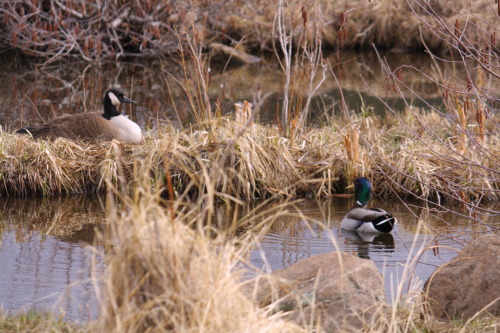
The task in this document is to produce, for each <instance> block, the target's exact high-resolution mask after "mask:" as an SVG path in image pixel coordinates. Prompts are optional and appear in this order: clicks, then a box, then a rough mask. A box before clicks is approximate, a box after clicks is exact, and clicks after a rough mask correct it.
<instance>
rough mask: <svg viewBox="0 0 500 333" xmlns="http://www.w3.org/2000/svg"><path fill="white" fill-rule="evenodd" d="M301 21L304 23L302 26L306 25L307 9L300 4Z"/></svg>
mask: <svg viewBox="0 0 500 333" xmlns="http://www.w3.org/2000/svg"><path fill="white" fill-rule="evenodd" d="M301 11H302V23H303V24H304V28H305V27H306V26H307V10H306V9H305V8H304V6H302V8H301Z"/></svg>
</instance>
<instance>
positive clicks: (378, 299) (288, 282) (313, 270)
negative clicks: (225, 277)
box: [252, 252, 386, 332]
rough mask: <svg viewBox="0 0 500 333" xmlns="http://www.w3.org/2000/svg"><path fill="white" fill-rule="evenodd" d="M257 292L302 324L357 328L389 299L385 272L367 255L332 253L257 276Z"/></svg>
mask: <svg viewBox="0 0 500 333" xmlns="http://www.w3.org/2000/svg"><path fill="white" fill-rule="evenodd" d="M254 287H256V288H253V289H252V290H253V291H254V293H253V294H252V297H253V298H254V299H255V300H256V301H258V302H259V303H260V305H261V306H267V305H269V304H273V303H274V305H275V310H276V311H285V312H286V318H287V319H289V320H292V321H294V322H296V323H297V324H299V325H301V326H303V327H308V328H315V327H317V325H319V327H321V328H322V329H323V330H324V331H328V332H337V331H341V332H353V331H357V330H359V328H361V327H362V326H363V324H364V323H366V322H367V321H369V320H370V318H371V317H372V315H373V314H374V313H375V312H376V311H377V309H380V306H381V305H386V303H385V290H384V283H383V279H382V276H381V274H380V273H379V271H378V270H377V268H376V266H375V264H374V263H373V262H372V261H370V260H366V259H361V258H359V257H356V256H353V255H350V254H347V253H343V252H331V253H325V254H321V255H316V256H313V257H310V258H308V259H304V260H302V261H299V262H297V263H295V264H294V265H291V266H289V267H287V268H285V269H281V270H277V271H274V272H273V273H272V274H271V275H270V276H267V277H262V278H260V279H259V280H257V281H256V283H255V285H254Z"/></svg>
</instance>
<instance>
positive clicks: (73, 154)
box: [0, 111, 500, 203]
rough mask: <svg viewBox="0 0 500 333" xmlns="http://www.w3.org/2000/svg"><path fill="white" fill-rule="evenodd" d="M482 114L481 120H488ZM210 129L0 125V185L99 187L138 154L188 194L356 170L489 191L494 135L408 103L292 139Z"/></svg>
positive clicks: (386, 191)
mask: <svg viewBox="0 0 500 333" xmlns="http://www.w3.org/2000/svg"><path fill="white" fill-rule="evenodd" d="M490 116H491V117H492V118H491V119H490V120H489V121H488V122H487V123H485V125H487V124H489V122H492V123H493V122H495V121H496V122H497V121H498V119H497V118H496V116H495V115H490ZM400 121H402V122H403V123H404V124H407V125H406V127H402V126H400V123H399V122H400ZM210 128H212V130H211V131H210V132H209V131H206V130H203V129H202V130H185V131H181V132H178V130H176V129H175V128H168V127H165V128H164V129H163V130H162V131H160V132H159V133H158V134H156V135H152V136H150V137H148V138H146V140H145V142H144V143H142V144H139V145H128V144H122V143H118V142H113V143H112V144H111V145H109V144H108V143H103V142H101V143H99V142H96V143H83V142H73V141H69V140H64V139H58V140H56V141H55V142H50V141H42V140H36V141H35V140H32V139H31V138H29V137H25V136H19V135H14V134H10V133H5V132H4V133H2V136H1V138H0V142H1V145H2V152H1V153H2V156H3V159H2V170H3V172H2V177H1V180H0V191H1V193H2V194H3V195H11V196H27V195H56V194H62V193H91V192H97V191H103V190H104V189H105V183H104V182H103V179H106V178H108V177H109V178H110V179H112V180H113V182H114V183H115V184H118V183H120V182H124V183H128V182H131V181H134V179H135V178H136V173H137V172H141V166H142V165H143V164H145V163H146V162H147V165H148V166H149V165H152V168H151V186H153V187H162V186H165V176H166V170H168V172H169V173H170V174H171V179H172V182H173V188H174V189H175V190H176V192H177V193H189V194H190V195H191V196H193V197H196V196H197V195H200V194H203V193H207V192H211V191H215V192H214V193H217V195H216V197H218V198H224V197H226V196H227V197H231V198H234V199H235V200H249V199H256V198H268V197H270V196H278V197H294V196H311V195H312V196H314V197H325V196H329V195H331V194H333V193H338V192H339V191H340V192H342V191H343V190H344V186H345V185H346V184H347V183H349V179H351V177H352V176H353V174H354V173H357V174H364V175H366V176H369V177H371V178H372V179H373V182H374V183H375V184H379V185H378V186H377V189H376V191H377V194H378V195H382V196H385V197H393V196H395V195H399V196H402V197H411V196H416V197H418V198H420V199H429V200H437V201H442V200H448V199H455V198H461V199H462V200H467V201H468V202H474V203H479V202H482V201H489V200H497V199H498V191H499V189H500V183H499V181H498V179H499V177H498V170H499V168H498V159H497V158H495V157H494V154H493V152H494V151H498V149H499V148H498V147H499V144H500V142H499V139H498V135H494V132H490V131H489V130H488V128H489V127H488V126H485V131H486V132H485V135H484V140H483V142H482V143H481V145H480V146H478V143H477V142H474V143H467V144H466V146H465V147H466V148H465V149H462V148H461V147H462V145H463V143H462V142H461V140H460V135H459V134H457V133H456V129H455V128H454V127H450V125H449V123H448V121H447V120H446V119H445V118H442V117H441V116H440V115H438V114H436V113H434V112H427V113H422V112H418V111H408V112H407V113H406V114H405V115H404V116H403V119H401V118H396V117H395V116H394V117H389V118H387V119H383V118H380V117H376V116H353V117H352V118H351V119H350V120H349V121H348V122H344V123H342V122H341V121H339V120H337V121H336V122H335V123H334V124H333V125H331V126H327V127H324V128H317V129H314V128H311V129H309V130H305V131H304V132H303V134H302V141H301V144H300V145H297V144H290V140H289V139H287V138H285V137H283V136H281V135H280V134H279V131H277V130H276V129H273V128H272V127H267V126H261V125H252V127H251V128H249V129H248V130H247V131H246V132H244V133H243V134H241V136H239V137H238V136H236V135H237V134H238V133H236V131H235V128H237V127H236V126H235V125H234V123H233V122H232V121H230V120H226V119H223V118H220V119H217V120H215V121H214V124H213V125H212V126H210ZM349 128H356V130H357V131H359V135H357V134H356V136H353V135H354V134H353V132H352V130H349ZM424 129H425V130H424ZM356 133H357V132H356ZM443 142H444V143H446V144H443ZM353 149H354V151H353ZM492 154H493V155H492ZM209 179H211V180H212V182H208V180H209Z"/></svg>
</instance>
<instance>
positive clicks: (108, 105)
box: [17, 89, 142, 143]
mask: <svg viewBox="0 0 500 333" xmlns="http://www.w3.org/2000/svg"><path fill="white" fill-rule="evenodd" d="M121 103H135V102H134V101H132V100H130V99H128V98H127V97H125V96H124V95H123V93H121V92H120V91H118V90H115V89H110V90H108V91H107V92H106V93H105V95H104V99H103V104H104V113H103V112H85V113H78V114H74V115H64V116H61V117H59V118H56V119H54V120H53V121H52V122H50V123H46V124H43V125H40V126H33V127H25V128H21V129H20V130H18V131H17V133H19V134H31V135H32V136H33V138H35V139H38V138H42V139H56V138H59V137H61V138H67V139H73V140H75V139H97V140H104V141H111V140H113V139H115V140H119V141H125V142H131V143H139V142H141V140H142V130H141V128H140V127H139V125H137V124H136V123H135V122H133V121H131V120H130V119H128V118H127V117H126V116H124V115H122V114H121V113H120V112H119V107H120V105H121Z"/></svg>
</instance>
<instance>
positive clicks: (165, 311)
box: [98, 186, 302, 332]
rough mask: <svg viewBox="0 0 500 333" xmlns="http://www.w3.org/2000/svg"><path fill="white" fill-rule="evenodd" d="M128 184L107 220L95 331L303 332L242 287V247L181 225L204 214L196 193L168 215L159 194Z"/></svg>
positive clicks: (186, 224) (198, 229)
mask: <svg viewBox="0 0 500 333" xmlns="http://www.w3.org/2000/svg"><path fill="white" fill-rule="evenodd" d="M134 191H135V196H134V197H133V198H125V199H124V208H125V209H124V210H123V212H122V213H121V214H119V217H118V218H116V219H114V221H113V222H112V224H111V239H112V245H111V246H110V247H109V248H108V251H106V256H107V257H108V258H109V260H108V265H107V269H106V274H105V278H104V283H103V284H102V289H103V296H104V297H102V300H103V304H102V312H101V316H100V319H99V322H98V326H99V329H100V330H101V331H103V332H104V331H105V332H112V331H113V332H143V331H149V330H151V329H153V328H154V330H155V331H162V332H163V331H166V332H197V331H205V332H243V331H247V332H300V331H302V330H301V329H300V328H299V327H297V326H295V325H294V324H291V323H287V322H285V321H283V320H281V319H280V315H279V314H274V315H272V314H270V313H268V312H266V310H265V309H260V308H258V307H256V306H255V305H254V304H253V303H252V302H251V301H250V300H249V299H247V297H246V296H245V295H244V294H243V293H242V291H241V285H240V282H239V281H241V266H240V265H239V264H238V263H239V258H240V256H241V251H242V250H241V249H240V250H237V249H236V247H235V246H234V245H233V244H232V242H231V241H230V242H226V241H224V240H222V239H220V237H218V236H217V235H214V234H213V233H211V234H210V235H207V233H206V232H205V231H204V229H203V228H195V229H193V228H190V227H189V226H188V224H190V223H191V221H192V219H203V216H200V215H201V214H203V212H204V208H203V200H200V201H198V205H197V206H196V207H191V209H190V210H189V211H183V210H182V207H178V208H179V210H177V209H176V211H175V214H174V215H171V214H170V211H169V210H168V209H165V207H164V206H163V205H162V204H161V199H160V195H159V194H158V193H157V194H156V195H154V194H151V193H150V192H149V189H148V188H142V189H141V187H140V186H139V187H138V188H136V189H135V190H134ZM173 216H175V218H173Z"/></svg>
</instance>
